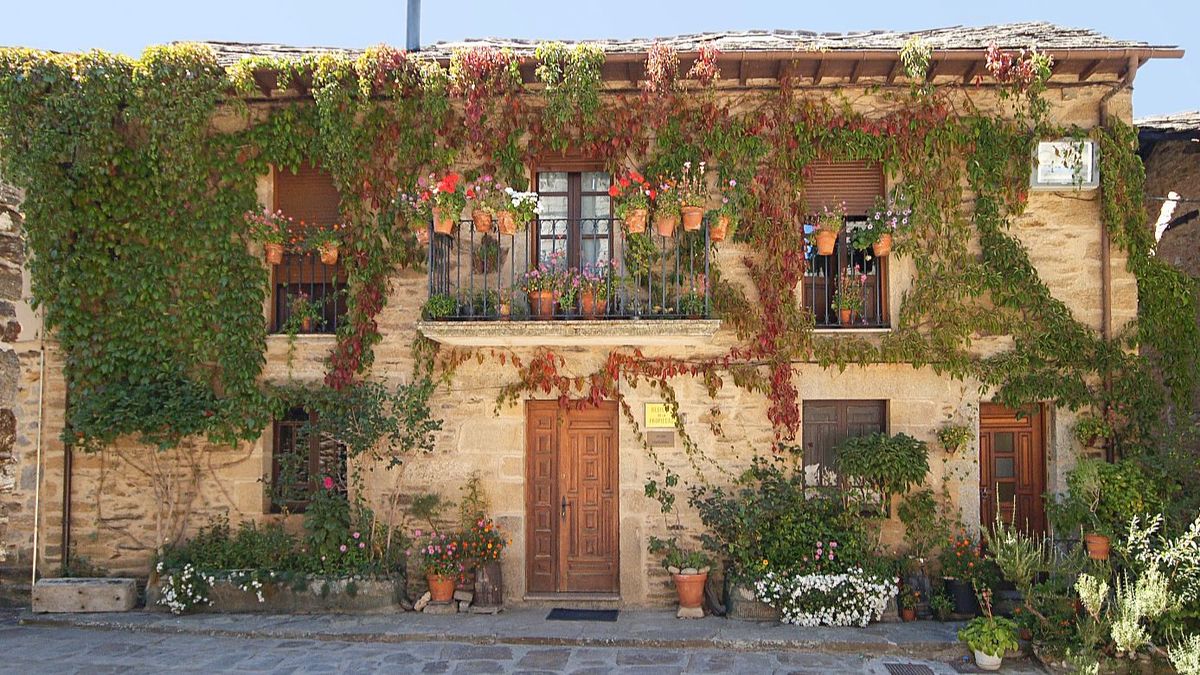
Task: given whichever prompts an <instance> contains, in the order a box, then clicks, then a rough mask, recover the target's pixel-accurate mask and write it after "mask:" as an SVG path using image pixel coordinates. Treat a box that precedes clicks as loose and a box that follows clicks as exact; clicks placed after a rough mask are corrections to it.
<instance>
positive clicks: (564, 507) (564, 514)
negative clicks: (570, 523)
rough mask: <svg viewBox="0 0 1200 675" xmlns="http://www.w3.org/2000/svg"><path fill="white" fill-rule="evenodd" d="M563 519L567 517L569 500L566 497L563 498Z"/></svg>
mask: <svg viewBox="0 0 1200 675" xmlns="http://www.w3.org/2000/svg"><path fill="white" fill-rule="evenodd" d="M562 517H563V518H566V517H567V498H566V496H565V495H564V496H563V498H562Z"/></svg>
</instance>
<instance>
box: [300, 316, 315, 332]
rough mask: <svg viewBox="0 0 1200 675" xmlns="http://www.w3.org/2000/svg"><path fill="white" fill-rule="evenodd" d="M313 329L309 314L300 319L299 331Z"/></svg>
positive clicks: (310, 330)
mask: <svg viewBox="0 0 1200 675" xmlns="http://www.w3.org/2000/svg"><path fill="white" fill-rule="evenodd" d="M312 329H313V320H312V317H311V316H306V317H304V318H303V319H300V332H301V333H311V332H312Z"/></svg>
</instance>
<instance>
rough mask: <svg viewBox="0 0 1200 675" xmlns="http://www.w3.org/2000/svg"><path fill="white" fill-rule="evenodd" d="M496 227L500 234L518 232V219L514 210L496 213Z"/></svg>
mask: <svg viewBox="0 0 1200 675" xmlns="http://www.w3.org/2000/svg"><path fill="white" fill-rule="evenodd" d="M496 229H497V230H499V231H500V234H509V235H512V234H516V233H517V219H516V218H515V217H513V213H512V211H501V212H500V213H499V214H497V215H496Z"/></svg>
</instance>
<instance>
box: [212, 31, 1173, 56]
mask: <svg viewBox="0 0 1200 675" xmlns="http://www.w3.org/2000/svg"><path fill="white" fill-rule="evenodd" d="M913 36H920V37H921V38H922V39H923V40H924V41H925V42H926V43H928V44H929V45H930V46H931V47H933V48H934V49H936V50H982V49H986V48H987V47H988V46H989V45H991V44H993V43H994V44H996V45H998V46H999V47H1001V48H1004V49H1021V48H1025V47H1031V46H1035V47H1037V48H1038V49H1040V50H1043V51H1062V50H1095V49H1102V50H1126V49H1132V50H1156V49H1174V46H1170V45H1150V44H1148V43H1145V42H1137V41H1133V40H1116V39H1113V38H1110V37H1107V36H1105V35H1102V34H1100V33H1097V32H1096V31H1093V30H1089V29H1084V28H1066V27H1063V26H1057V25H1054V24H1051V23H1045V22H1040V21H1038V22H1026V23H1010V24H1001V25H994V26H948V27H945V28H934V29H930V30H919V31H886V30H872V31H862V32H856V33H814V32H811V31H800V30H748V31H729V32H718V33H695V34H691V35H677V36H674V37H660V38H631V39H609V40H581V41H580V42H588V43H590V44H595V45H597V46H599V47H600V48H601V49H602V50H603V51H604V52H605V53H607V54H641V53H645V52H646V51H647V50H648V49H649V48H650V46H651V45H653V44H655V43H663V44H667V45H670V46H672V47H674V48H675V49H677V50H678V51H680V52H684V53H686V52H694V51H696V50H697V49H698V48H699V47H716V48H717V49H718V50H720V51H722V52H779V51H795V52H806V51H838V50H879V51H892V52H895V51H898V50H899V49H900V47H902V46H903V45H904V42H905V41H906V40H908V39H909V38H911V37H913ZM396 42H397V43H402V42H403V35H397V40H396ZM541 42H544V41H543V40H524V39H505V38H482V39H470V40H464V41H460V42H439V43H436V44H432V45H428V46H423V47H422V48H421V53H422V54H425V55H428V56H430V57H435V58H449V56H450V54H451V53H452V52H453V51H454V50H456V49H459V48H463V47H476V46H491V47H507V48H510V49H512V50H513V51H515V52H516V53H518V54H521V55H531V54H532V53H533V51H534V49H535V48H536V47H537V45H538V44H539V43H541ZM563 42H567V43H568V44H569V43H571V42H572V41H567V40H564V41H563ZM207 44H208V45H210V46H211V47H212V48H213V49H214V50H215V51H216V52H217V57H218V59H220V61H221V62H222V63H223V64H226V65H230V64H233V63H236V62H237V61H238V60H240V59H242V58H244V57H248V56H275V57H299V56H303V55H307V54H319V53H323V52H332V53H338V54H347V55H350V56H354V55H357V54H359V53H361V51H362V50H361V49H343V48H337V47H290V46H286V45H276V44H248V43H238V42H208V43H207Z"/></svg>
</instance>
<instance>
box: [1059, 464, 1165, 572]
mask: <svg viewBox="0 0 1200 675" xmlns="http://www.w3.org/2000/svg"><path fill="white" fill-rule="evenodd" d="M1155 493H1156V490H1155V486H1154V484H1153V482H1152V481H1151V479H1150V478H1149V477H1147V476H1146V474H1145V472H1144V471H1143V470H1142V469H1141V467H1140V466H1139V465H1138V464H1137V463H1135V462H1131V461H1127V460H1126V461H1120V462H1113V463H1109V462H1105V461H1103V460H1099V459H1084V460H1080V462H1079V463H1078V464H1077V465H1076V466H1075V468H1074V469H1073V470H1072V471H1071V472H1070V473H1068V474H1067V493H1066V494H1065V495H1061V496H1059V497H1058V499H1057V500H1056V501H1055V502H1053V503H1050V504H1047V512H1048V515H1049V516H1050V518H1051V519H1052V520H1053V522H1054V523H1055V527H1056V530H1059V531H1069V530H1071V529H1075V530H1076V531H1080V532H1082V533H1083V542H1084V545H1085V546H1086V547H1087V552H1088V556H1089V557H1090V558H1092V559H1093V560H1107V559H1108V557H1109V553H1110V549H1111V546H1112V539H1111V537H1112V536H1113V535H1114V534H1116V533H1118V532H1121V531H1123V530H1124V528H1126V527H1128V523H1129V521H1130V520H1131V519H1132V518H1133V517H1135V516H1137V517H1141V518H1145V517H1147V515H1148V514H1151V513H1158V512H1159V511H1161V510H1162V509H1161V506H1162V505H1161V504H1158V503H1157V501H1156V499H1155V497H1154V495H1155Z"/></svg>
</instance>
